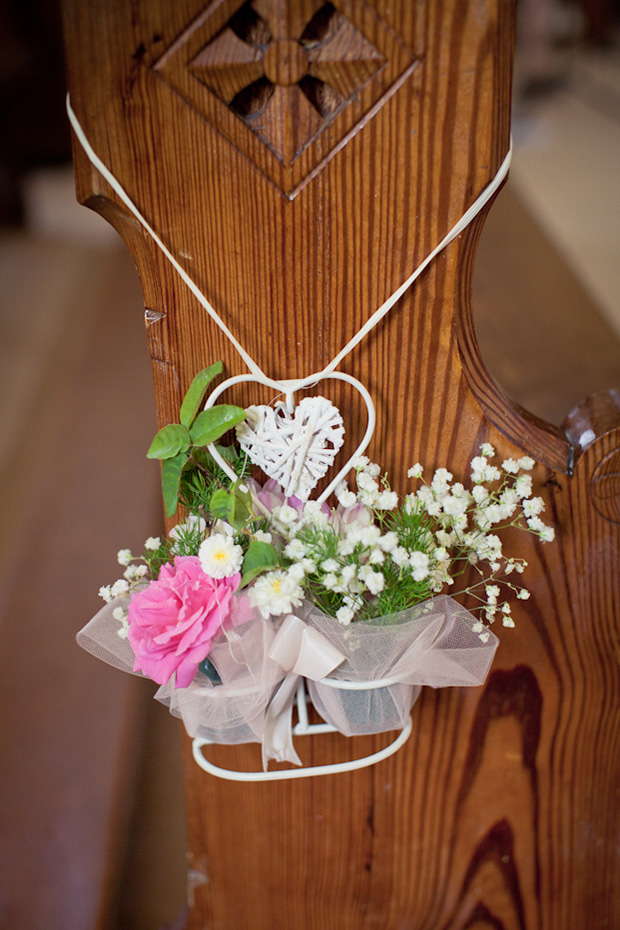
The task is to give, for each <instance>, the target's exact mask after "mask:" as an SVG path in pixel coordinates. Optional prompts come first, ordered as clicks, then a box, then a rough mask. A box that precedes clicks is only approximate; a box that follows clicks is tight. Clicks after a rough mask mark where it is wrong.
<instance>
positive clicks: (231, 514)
mask: <svg viewBox="0 0 620 930" xmlns="http://www.w3.org/2000/svg"><path fill="white" fill-rule="evenodd" d="M209 510H210V511H211V513H212V514H213V516H214V517H215V518H216V519H217V520H224V521H225V522H226V523H229V524H230V525H231V526H233V527H234V528H235V529H241V527H243V526H245V524H246V523H247V522H248V520H249V519H250V517H251V515H252V511H251V499H250V495H249V494H248V493H247V491H246V492H244V491H242V490H241V488H240V485H239V482H238V481H237V482H236V483H235V484H233V485H232V487H231V488H230V489H227V488H219V489H218V490H217V491H216V492H215V493H214V494H213V496H212V497H211V500H210V502H209Z"/></svg>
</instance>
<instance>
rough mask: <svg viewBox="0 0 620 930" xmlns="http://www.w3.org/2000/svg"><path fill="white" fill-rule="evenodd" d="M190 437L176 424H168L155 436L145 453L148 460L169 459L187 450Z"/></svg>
mask: <svg viewBox="0 0 620 930" xmlns="http://www.w3.org/2000/svg"><path fill="white" fill-rule="evenodd" d="M189 444H190V437H189V433H188V432H187V430H186V429H185V428H184V427H183V426H180V425H179V424H178V423H170V424H169V425H168V426H164V428H163V429H160V431H159V432H158V433H157V434H156V435H155V438H154V439H153V442H152V443H151V445H150V448H149V451H148V452H147V453H146V457H147V458H148V459H171V458H173V457H174V456H175V455H178V454H179V452H185V451H186V450H187V449H189Z"/></svg>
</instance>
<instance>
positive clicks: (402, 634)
mask: <svg viewBox="0 0 620 930" xmlns="http://www.w3.org/2000/svg"><path fill="white" fill-rule="evenodd" d="M475 619H476V618H475V617H474V616H473V615H472V614H471V613H469V611H467V610H465V608H464V607H461V605H460V604H457V602H456V601H454V600H452V598H450V597H447V596H445V595H441V596H439V597H434V598H431V599H429V600H427V601H424V602H423V603H421V604H417V605H416V606H415V607H410V608H409V609H407V610H403V611H401V612H400V613H397V614H391V615H390V616H386V617H381V618H378V619H376V620H370V621H359V622H354V623H351V624H350V626H346V627H343V626H341V625H340V624H338V623H337V622H336V621H334V620H333V619H332V618H331V617H327V616H325V614H322V613H321V612H320V611H318V610H316V609H312V610H311V611H310V612H309V613H308V615H307V616H306V622H307V623H308V624H309V625H310V626H312V627H314V628H315V629H317V630H319V632H321V633H323V634H324V635H325V636H327V637H328V639H329V640H330V642H331V643H332V644H333V645H334V646H336V648H337V649H339V650H340V651H341V652H342V653H343V654H344V655H345V656H346V660H345V661H344V662H343V663H342V664H341V665H340V666H339V667H338V668H337V669H336V670H335V671H334V672H332V674H331V675H330V676H329V680H330V681H331V682H333V683H334V684H335V683H337V682H338V681H344V682H356V683H358V684H359V689H355V690H353V689H349V688H346V689H345V688H338V687H333V686H331V685H328V684H325V683H324V682H321V681H318V682H315V681H308V682H307V687H308V689H309V693H310V697H311V699H312V703H313V704H314V706H315V707H316V709H317V711H318V712H319V714H320V715H321V717H323V719H324V720H325V721H326V722H327V723H331V724H332V726H334V727H336V729H337V730H339V731H340V732H341V733H344V734H345V736H355V735H359V734H363V733H381V732H383V731H385V730H395V729H400V728H402V727H403V726H404V725H405V722H406V720H407V717H408V716H409V712H410V710H411V707H412V706H413V704H414V703H415V701H416V699H417V697H418V695H419V694H420V689H421V687H422V686H423V685H430V687H432V688H445V687H449V686H477V685H481V684H482V683H483V682H484V680H485V678H486V676H487V673H488V671H489V668H490V666H491V662H492V661H493V656H494V655H495V650H496V648H497V645H498V642H499V640H498V639H497V637H496V636H495V635H494V634H493V633H490V635H489V639H488V641H487V642H486V643H483V642H482V641H481V640H480V637H479V636H478V634H477V633H474V632H473V631H472V626H473V624H474V623H475ZM382 679H388V680H389V681H390V682H391V683H390V684H386V685H385V686H383V687H378V688H364V686H363V683H364V682H369V683H374V682H378V681H380V680H382Z"/></svg>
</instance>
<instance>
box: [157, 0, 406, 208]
mask: <svg viewBox="0 0 620 930" xmlns="http://www.w3.org/2000/svg"><path fill="white" fill-rule="evenodd" d="M415 64H416V59H415V57H414V55H413V54H412V52H411V51H409V50H408V49H407V48H405V46H404V45H403V44H402V42H400V40H399V39H398V38H397V37H396V36H395V35H394V33H393V32H392V31H391V30H390V29H389V28H388V27H387V26H386V24H385V23H383V22H382V20H381V19H380V18H379V17H378V16H377V14H376V13H375V12H374V11H373V10H372V9H371V8H370V7H369V6H368V5H367V4H366V3H365V2H363V0H352V2H346V0H339V2H337V3H333V2H325V0H302V2H294V3H293V2H287V0H245V2H244V0H224V2H223V3H215V4H211V5H210V7H208V8H207V9H206V10H205V11H204V12H203V13H201V15H200V16H198V17H197V18H196V19H195V20H194V22H193V23H192V24H191V25H190V26H189V27H188V28H187V29H185V30H184V31H183V33H182V34H181V35H180V36H179V37H178V38H177V39H176V41H175V42H174V43H173V44H172V45H171V47H170V48H169V49H168V50H167V51H166V52H164V54H163V55H162V56H161V57H160V58H159V59H158V61H156V62H155V64H154V65H153V70H154V72H155V73H156V74H157V75H158V76H159V77H160V78H161V79H162V80H164V81H165V82H166V83H167V84H168V85H169V86H170V87H171V88H172V89H173V90H175V91H176V92H177V93H179V94H180V95H181V96H182V97H183V99H184V100H185V101H186V103H188V104H189V105H190V106H192V107H193V108H194V109H195V110H196V111H197V112H198V113H199V114H200V116H202V117H203V118H204V119H206V120H208V121H209V122H210V123H211V124H212V125H213V126H214V127H215V128H216V129H217V130H218V131H219V132H220V133H221V134H222V135H224V136H225V137H226V138H227V139H228V140H229V142H231V143H232V144H233V145H234V146H235V147H236V148H237V149H238V150H239V151H240V152H242V153H243V155H245V156H246V158H248V159H249V160H250V161H251V162H252V163H253V164H254V165H255V166H256V167H257V168H258V169H259V170H260V171H261V172H262V173H263V174H264V175H266V177H267V178H269V180H270V181H272V182H273V183H274V184H275V185H276V186H277V187H278V188H279V189H280V190H281V191H282V193H284V194H285V195H286V196H287V197H289V198H293V197H294V196H295V195H296V194H297V193H298V191H299V190H301V188H302V187H303V186H304V184H305V183H307V181H308V180H310V178H311V177H313V176H314V175H315V174H316V173H317V172H318V171H319V170H320V169H321V168H322V167H323V166H324V165H325V164H326V163H327V162H328V161H329V160H330V158H331V157H333V155H334V154H335V153H336V152H337V151H338V149H339V148H340V147H341V146H342V145H343V144H345V143H346V141H347V140H348V138H350V136H351V135H352V134H354V133H355V132H356V131H357V130H358V128H359V127H360V122H361V121H362V120H364V119H367V118H368V117H369V116H372V115H374V113H375V112H376V111H377V110H378V109H379V107H380V106H381V105H382V104H383V103H384V102H385V101H386V100H387V99H388V98H389V97H390V96H391V95H392V94H393V93H394V92H395V91H396V90H397V89H398V87H400V85H401V84H402V83H403V81H404V80H406V78H407V77H408V76H409V74H410V73H411V71H412V70H413V68H414V66H415Z"/></svg>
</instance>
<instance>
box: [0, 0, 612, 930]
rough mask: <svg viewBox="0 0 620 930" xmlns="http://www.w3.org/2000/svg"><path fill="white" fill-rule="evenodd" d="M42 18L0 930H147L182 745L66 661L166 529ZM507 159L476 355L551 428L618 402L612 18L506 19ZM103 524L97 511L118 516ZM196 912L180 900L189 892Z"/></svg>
mask: <svg viewBox="0 0 620 930" xmlns="http://www.w3.org/2000/svg"><path fill="white" fill-rule="evenodd" d="M64 95H65V83H64V73H63V60H62V40H61V33H60V23H59V13H58V9H57V4H56V3H54V2H50V0H36V2H34V0H33V2H31V3H29V4H23V3H21V2H19V3H18V2H17V0H9V2H6V0H5V3H4V4H3V5H2V8H0V379H1V390H0V418H1V424H2V428H1V429H0V476H1V480H2V489H3V519H2V523H1V524H0V596H1V601H0V624H1V629H2V647H3V648H2V651H1V652H0V655H1V656H2V657H3V659H4V663H3V664H4V675H3V676H2V685H1V686H0V687H1V693H0V717H1V722H2V726H1V727H0V739H1V741H2V742H1V750H0V751H1V758H0V781H1V784H2V789H1V794H0V823H1V824H2V840H1V841H0V883H1V884H2V887H1V889H0V926H1V927H2V928H4V930H17V928H19V930H39V928H41V930H43V928H45V930H67V928H71V930H81V928H95V927H115V928H121V930H124V928H127V930H143V928H144V930H157V928H163V927H168V928H172V927H173V926H181V924H182V915H183V907H184V902H185V899H186V875H185V840H184V825H183V811H182V785H181V766H180V732H179V727H178V725H177V723H176V722H175V721H174V720H173V719H172V718H171V717H169V716H168V715H167V713H166V712H165V710H164V709H163V708H162V707H161V706H160V705H157V704H155V703H154V702H153V701H151V695H152V693H153V692H154V690H155V688H154V687H153V688H150V687H149V685H148V684H147V683H146V682H143V681H137V680H134V679H130V680H127V679H128V677H129V676H123V675H120V674H119V673H118V672H116V671H114V670H112V669H108V668H107V667H105V666H102V665H101V663H98V662H96V661H95V660H94V659H92V658H91V657H90V656H87V655H85V654H82V653H81V651H80V650H79V649H78V648H77V647H76V646H75V643H74V636H75V632H76V631H77V630H78V629H79V628H80V627H81V626H82V625H83V624H84V622H85V621H86V620H87V619H88V618H89V617H90V616H91V615H92V614H93V613H94V612H95V610H96V609H97V608H98V603H97V598H96V592H97V590H98V588H99V586H100V585H101V584H104V583H109V582H110V581H113V580H114V579H115V578H116V577H117V575H118V574H119V572H118V566H117V565H116V561H115V553H116V552H117V550H118V549H121V548H125V547H128V548H133V549H134V550H136V551H139V550H140V549H141V547H142V543H143V541H144V539H145V538H146V537H147V536H149V535H154V534H156V533H157V532H159V531H160V530H161V529H162V519H161V506H160V499H159V489H158V483H159V475H158V470H157V468H156V467H155V466H154V465H149V464H148V463H147V462H146V461H145V458H144V453H145V449H146V448H147V446H148V444H149V442H150V439H151V437H152V435H153V433H154V431H155V414H154V403H153V398H152V381H151V372H150V362H149V358H148V354H147V349H146V340H145V338H144V332H143V322H142V311H143V305H142V299H141V294H140V288H139V285H138V280H137V276H136V273H135V270H134V268H133V267H132V262H131V259H130V258H129V256H128V254H127V253H126V251H125V250H124V248H123V246H122V244H121V243H120V240H118V239H117V237H116V234H115V233H114V232H113V230H112V229H111V228H110V227H108V226H107V225H106V223H105V222H104V221H103V220H102V219H100V218H99V217H98V216H95V215H94V214H91V213H90V211H88V210H86V209H84V208H82V207H80V206H78V205H77V203H76V202H75V188H74V181H73V170H72V167H71V163H70V159H71V148H70V135H69V129H68V123H67V119H66V116H65V112H64ZM513 135H514V144H515V154H514V160H513V167H512V169H511V174H510V180H509V183H508V185H507V186H506V187H505V188H504V190H503V191H502V192H501V194H500V195H499V198H498V200H497V202H496V204H495V205H494V207H493V209H492V211H491V214H490V217H489V219H488V221H487V223H486V226H485V229H484V232H483V235H482V240H481V243H480V247H479V252H478V259H477V265H476V273H475V284H474V307H475V317H476V325H477V333H478V338H479V342H480V345H481V351H482V355H483V357H484V359H485V361H486V363H487V365H488V367H489V368H490V370H491V372H492V373H493V374H494V375H495V377H496V378H497V380H498V381H499V382H500V384H501V385H502V387H503V388H504V390H505V391H506V392H507V393H508V394H509V395H510V396H511V397H513V399H515V400H517V401H519V402H520V403H521V404H522V405H523V406H524V407H526V408H527V409H529V410H530V411H532V412H533V413H535V414H537V415H539V416H541V417H543V418H544V419H547V420H549V421H551V422H552V423H555V424H561V423H562V420H563V419H564V417H565V416H566V414H567V413H568V412H569V411H570V410H571V408H572V407H573V406H574V405H575V404H577V403H578V402H579V401H580V400H581V399H582V398H584V397H586V396H587V395H589V394H591V393H593V392H595V391H598V390H602V389H604V388H609V387H616V388H620V223H619V222H618V213H619V207H620V172H619V165H620V20H619V14H618V9H617V5H616V4H614V3H613V2H612V0H607V2H605V0H581V2H577V0H520V2H519V3H518V44H517V57H516V70H515V90H514V109H513ZM112 502H114V506H112ZM190 890H191V888H190Z"/></svg>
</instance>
